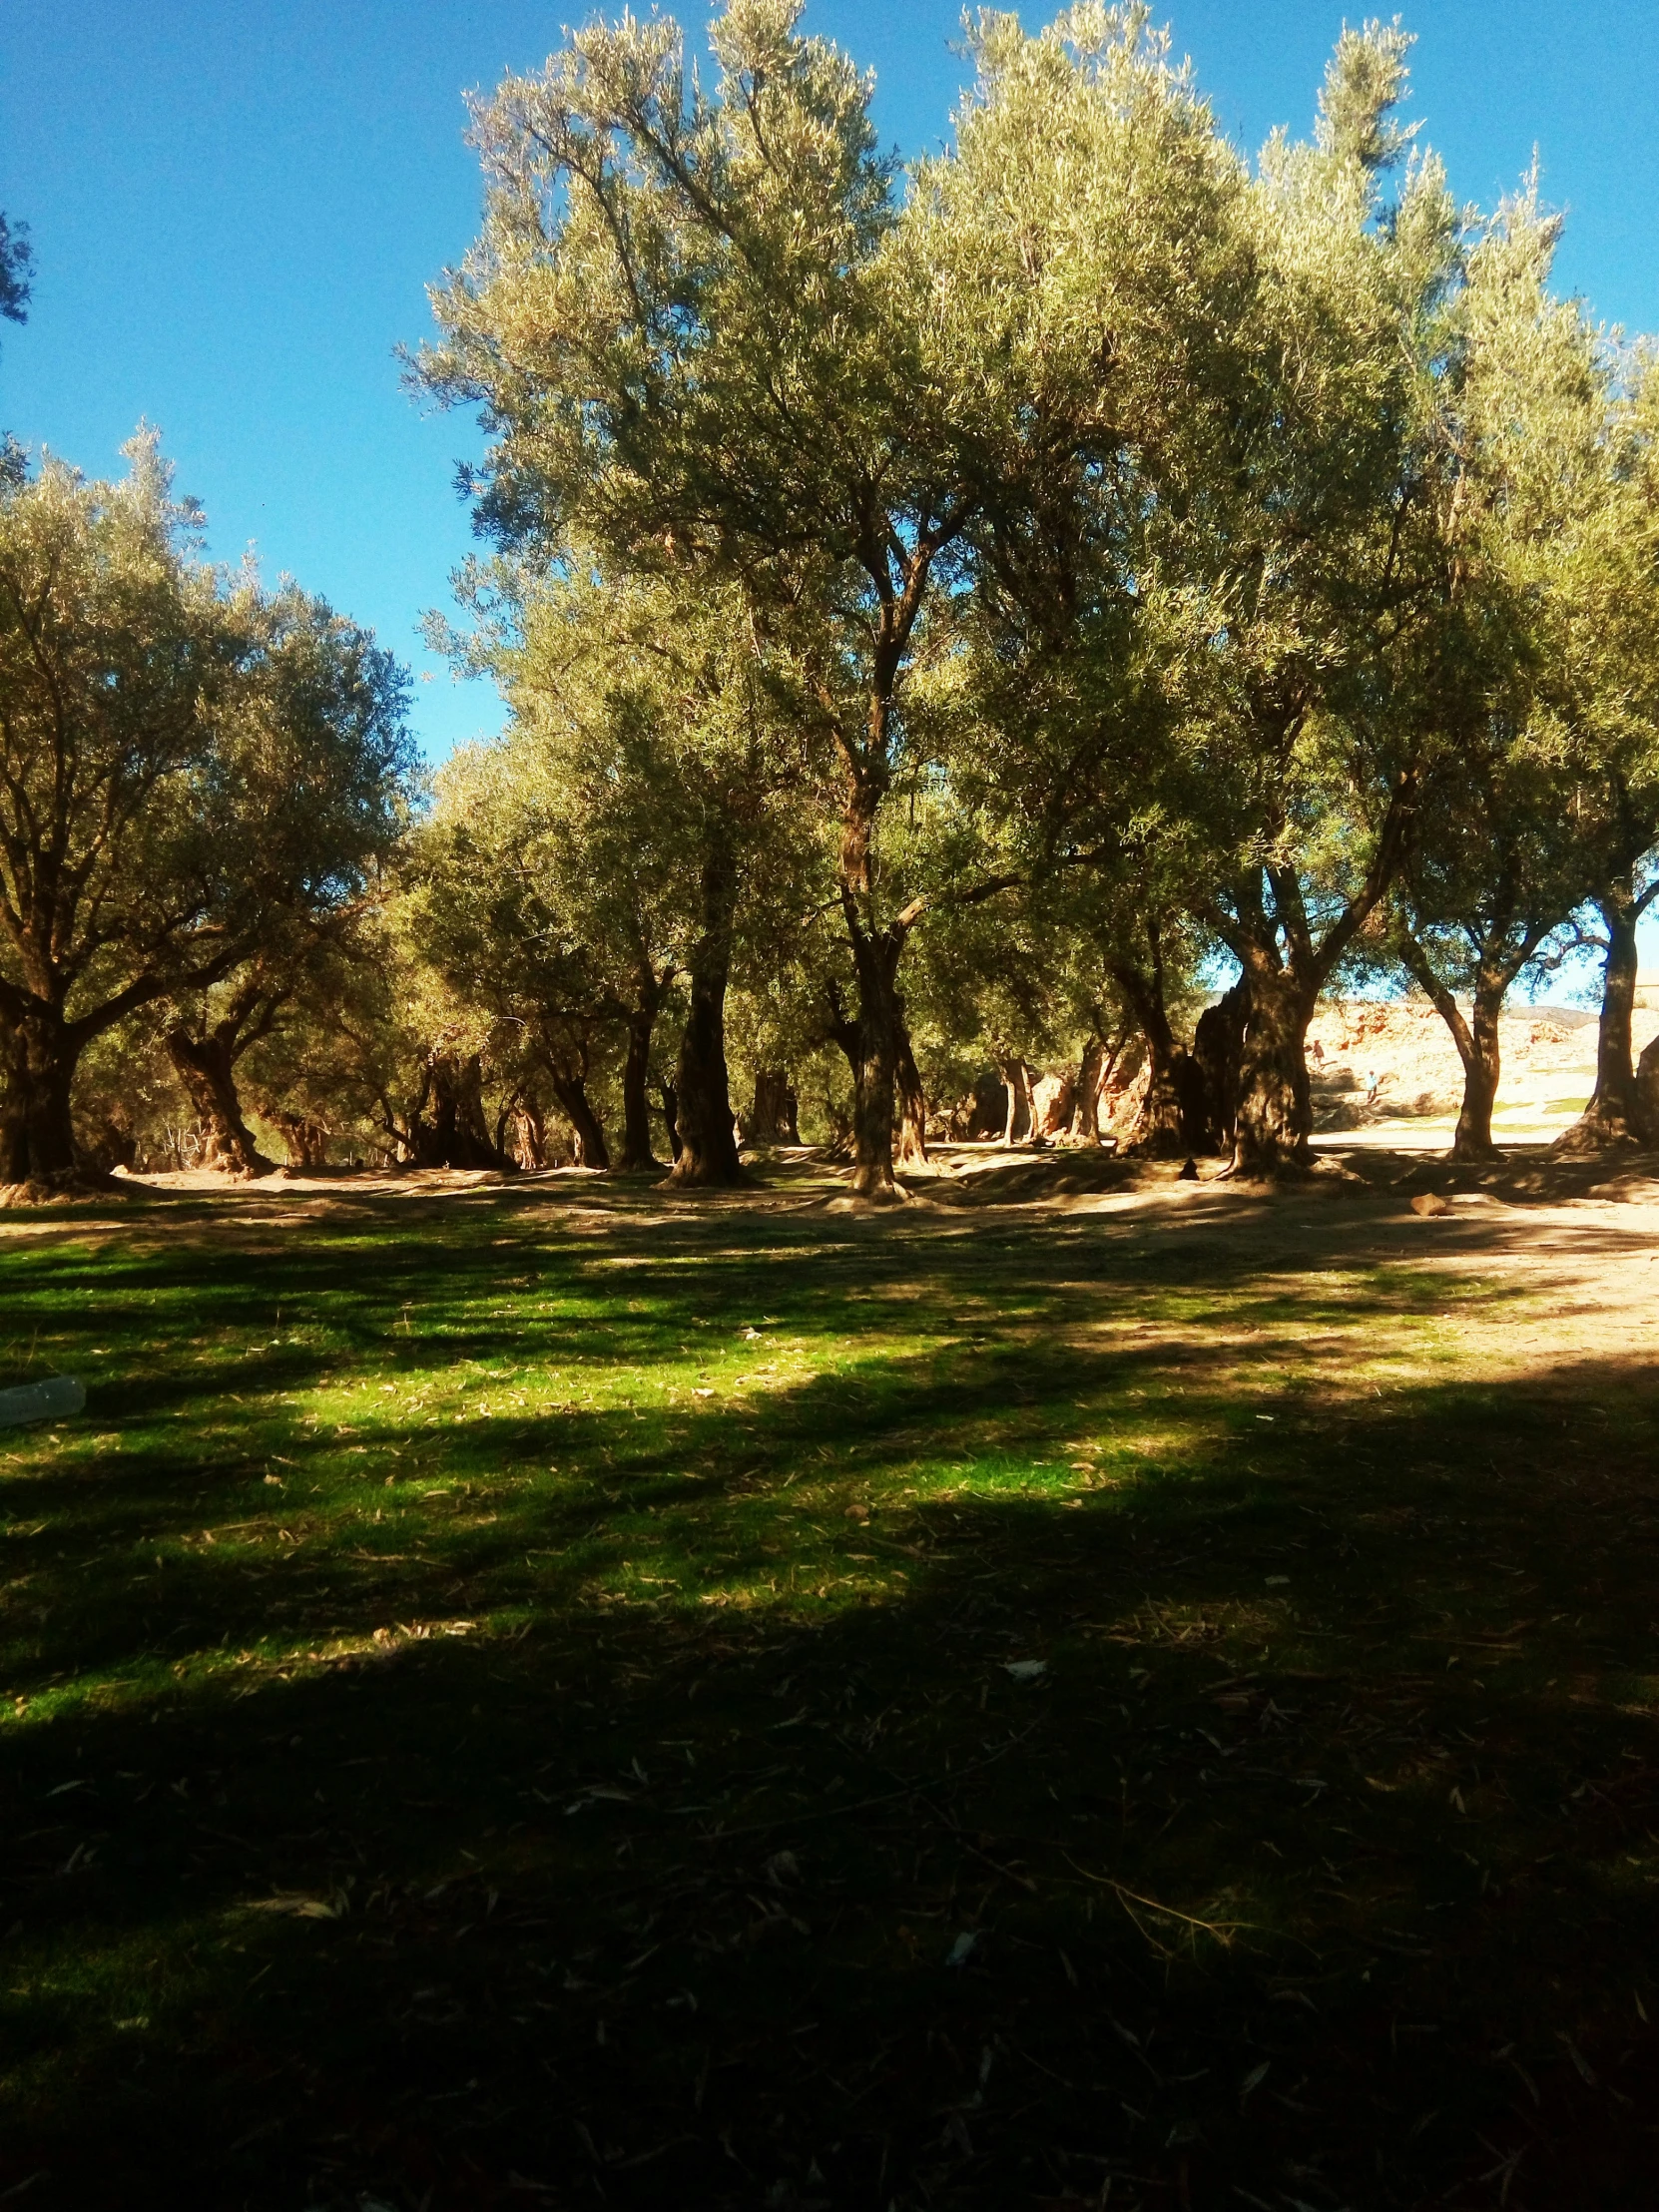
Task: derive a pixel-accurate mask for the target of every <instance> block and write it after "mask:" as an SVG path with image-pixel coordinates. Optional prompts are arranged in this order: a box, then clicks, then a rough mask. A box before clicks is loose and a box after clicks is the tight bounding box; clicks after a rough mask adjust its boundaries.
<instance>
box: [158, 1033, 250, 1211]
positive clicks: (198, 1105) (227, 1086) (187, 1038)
mask: <svg viewBox="0 0 1659 2212" xmlns="http://www.w3.org/2000/svg"><path fill="white" fill-rule="evenodd" d="M163 1041H164V1043H165V1044H166V1046H167V1056H168V1058H169V1059H170V1060H171V1061H172V1062H173V1068H174V1073H175V1074H176V1075H177V1076H178V1078H179V1081H180V1083H181V1084H182V1085H183V1087H184V1091H185V1096H186V1097H187V1098H188V1099H189V1100H190V1102H191V1104H192V1106H194V1107H195V1109H196V1112H197V1114H198V1116H199V1118H200V1119H201V1121H202V1122H203V1124H204V1125H205V1127H206V1129H207V1133H208V1134H207V1142H206V1144H205V1145H204V1147H203V1151H202V1164H203V1166H204V1167H209V1168H217V1169H219V1170H221V1171H222V1172H223V1173H224V1174H227V1175H234V1176H239V1177H242V1178H243V1179H245V1180H250V1179H252V1178H253V1177H255V1176H259V1175H272V1174H274V1173H275V1172H276V1167H277V1163H276V1161H275V1160H268V1159H267V1158H266V1157H265V1154H264V1153H263V1152H261V1150H260V1148H259V1146H258V1145H257V1144H256V1143H255V1142H254V1133H253V1131H252V1130H251V1129H250V1128H249V1126H248V1124H247V1122H246V1121H245V1120H244V1119H243V1112H242V1100H241V1098H240V1097H239V1096H238V1093H237V1073H236V1062H237V1052H238V1041H239V1040H238V1038H237V1036H236V1033H235V1029H234V1028H231V1029H229V1030H228V1029H227V1025H226V1024H224V1023H216V1024H215V1025H214V1026H213V1027H212V1028H210V1029H209V1030H208V1032H207V1034H206V1035H205V1036H201V1037H193V1036H192V1035H191V1033H190V1031H189V1030H188V1029H187V1028H186V1027H185V1025H184V1023H183V1022H179V1021H176V1022H174V1023H173V1024H172V1025H171V1026H170V1027H169V1029H168V1031H167V1033H166V1036H165V1038H164V1040H163ZM250 1041H252V1040H250Z"/></svg>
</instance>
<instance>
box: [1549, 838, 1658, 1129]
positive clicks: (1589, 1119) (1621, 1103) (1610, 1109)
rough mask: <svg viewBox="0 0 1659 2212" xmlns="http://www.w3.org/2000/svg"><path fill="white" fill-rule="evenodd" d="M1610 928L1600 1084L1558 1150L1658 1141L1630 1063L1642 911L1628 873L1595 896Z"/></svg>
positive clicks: (1599, 1045)
mask: <svg viewBox="0 0 1659 2212" xmlns="http://www.w3.org/2000/svg"><path fill="white" fill-rule="evenodd" d="M1596 907H1597V910H1598V911H1599V913H1600V915H1601V919H1602V924H1603V926H1604V927H1605V929H1606V931H1607V957H1606V961H1605V963H1604V965H1603V968H1602V980H1601V1023H1600V1027H1599V1029H1598V1030H1597V1033H1596V1087H1595V1091H1594V1093H1593V1095H1592V1096H1591V1099H1590V1103H1589V1104H1588V1105H1587V1106H1586V1107H1585V1109H1584V1111H1583V1113H1582V1114H1581V1115H1580V1116H1579V1118H1578V1120H1577V1121H1575V1122H1574V1123H1573V1125H1572V1127H1571V1128H1570V1129H1569V1130H1567V1131H1566V1132H1565V1133H1564V1134H1563V1135H1561V1136H1559V1137H1557V1138H1556V1140H1555V1146H1554V1149H1555V1150H1556V1151H1557V1152H1568V1153H1582V1154H1594V1153H1598V1152H1612V1151H1616V1150H1617V1149H1618V1148H1619V1147H1621V1146H1624V1145H1639V1144H1646V1143H1651V1142H1654V1141H1656V1140H1659V1130H1650V1129H1649V1128H1648V1127H1647V1125H1646V1122H1645V1120H1644V1118H1643V1115H1642V1107H1641V1099H1640V1097H1639V1095H1638V1093H1637V1089H1636V1071H1635V1068H1634V1066H1633V1065H1632V1062H1631V1051H1630V1018H1631V1015H1632V1013H1633V1011H1634V1010H1635V1005H1636V972H1637V951H1636V923H1637V920H1638V918H1639V916H1640V913H1641V907H1640V906H1639V905H1638V903H1637V900H1636V896H1635V890H1634V886H1633V885H1632V884H1631V882H1630V881H1629V879H1628V877H1627V878H1625V879H1624V880H1623V881H1621V882H1619V883H1616V884H1614V885H1613V886H1612V887H1611V888H1610V889H1609V890H1607V891H1605V892H1604V893H1603V894H1602V895H1601V896H1600V897H1598V898H1597V900H1596Z"/></svg>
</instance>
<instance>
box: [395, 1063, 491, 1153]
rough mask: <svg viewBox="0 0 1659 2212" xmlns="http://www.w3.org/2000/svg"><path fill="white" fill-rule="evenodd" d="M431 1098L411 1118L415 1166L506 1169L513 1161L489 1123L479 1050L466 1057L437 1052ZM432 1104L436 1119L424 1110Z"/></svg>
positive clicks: (431, 1067)
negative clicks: (494, 1137)
mask: <svg viewBox="0 0 1659 2212" xmlns="http://www.w3.org/2000/svg"><path fill="white" fill-rule="evenodd" d="M426 1079H427V1080H426V1096H425V1098H423V1099H422V1101H421V1105H420V1107H419V1108H418V1109H417V1110H416V1112H415V1113H414V1114H413V1115H412V1116H411V1117H410V1131H409V1143H410V1149H411V1151H412V1152H413V1155H414V1164H415V1166H416V1167H422V1168H504V1167H506V1166H507V1165H508V1162H507V1160H506V1158H505V1157H504V1155H503V1154H502V1153H500V1152H498V1151H497V1150H496V1148H495V1146H494V1145H493V1144H492V1143H491V1142H490V1134H489V1130H488V1129H487V1127H486V1126H485V1123H484V1101H483V1092H484V1071H483V1065H482V1062H481V1061H480V1059H479V1056H478V1054H477V1053H476V1052H473V1053H469V1054H468V1055H467V1057H466V1058H465V1059H464V1060H463V1059H457V1058H456V1057H455V1056H454V1054H453V1053H447V1052H438V1053H434V1054H433V1055H432V1058H431V1059H430V1060H429V1061H428V1063H427V1068H426ZM428 1101H430V1102H431V1104H432V1107H433V1112H432V1116H431V1119H430V1120H429V1121H428V1120H427V1119H426V1114H425V1109H426V1105H427V1103H428Z"/></svg>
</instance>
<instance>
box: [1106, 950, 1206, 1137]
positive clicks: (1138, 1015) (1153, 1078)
mask: <svg viewBox="0 0 1659 2212" xmlns="http://www.w3.org/2000/svg"><path fill="white" fill-rule="evenodd" d="M1149 935H1150V939H1151V951H1152V964H1151V967H1150V969H1142V968H1138V967H1136V966H1135V965H1134V963H1133V962H1132V961H1128V960H1124V961H1119V962H1114V963H1113V966H1112V975H1113V977H1114V979H1115V981H1116V982H1117V985H1118V988H1119V989H1120V990H1121V991H1122V992H1123V995H1124V997H1125V998H1126V999H1127V1000H1128V1001H1129V1004H1130V1006H1131V1007H1132V1008H1133V1009H1134V1013H1135V1019H1136V1020H1137V1022H1138V1023H1139V1024H1140V1028H1141V1034H1142V1036H1143V1037H1144V1038H1145V1039H1146V1054H1147V1082H1146V1095H1145V1096H1144V1097H1143V1099H1142V1100H1141V1110H1140V1112H1139V1113H1138V1114H1137V1115H1136V1116H1135V1126H1134V1128H1133V1129H1131V1131H1130V1132H1129V1136H1128V1139H1127V1141H1126V1142H1125V1145H1124V1150H1125V1151H1126V1152H1134V1153H1138V1154H1140V1155H1141V1156H1142V1157H1143V1158H1146V1159H1153V1160H1180V1159H1185V1158H1186V1157H1187V1156H1188V1154H1189V1153H1193V1152H1202V1151H1203V1150H1205V1148H1206V1138H1207V1135H1208V1130H1207V1127H1206V1121H1207V1116H1206V1114H1205V1111H1204V1078H1203V1075H1202V1074H1201V1072H1200V1070H1199V1067H1198V1064H1197V1062H1196V1061H1195V1060H1194V1059H1193V1057H1192V1055H1191V1053H1190V1052H1188V1050H1187V1048H1186V1046H1185V1045H1183V1044H1179V1043H1178V1042H1177V1041H1176V1036H1175V1031H1174V1029H1173V1027H1172V1026H1171V1023H1170V1018H1169V1008H1168V1007H1167V1006H1166V1005H1165V1003H1164V963H1163V954H1162V952H1161V950H1160V948H1159V944H1158V937H1157V932H1156V931H1155V930H1153V931H1151V932H1149Z"/></svg>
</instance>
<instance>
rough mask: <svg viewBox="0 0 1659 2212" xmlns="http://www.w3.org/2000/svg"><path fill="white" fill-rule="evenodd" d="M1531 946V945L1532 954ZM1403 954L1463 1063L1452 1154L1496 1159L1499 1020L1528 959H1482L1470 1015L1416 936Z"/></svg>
mask: <svg viewBox="0 0 1659 2212" xmlns="http://www.w3.org/2000/svg"><path fill="white" fill-rule="evenodd" d="M1531 949H1532V948H1531V946H1530V945H1528V947H1527V952H1528V954H1530V951H1531ZM1404 952H1405V964H1406V967H1407V969H1408V970H1409V972H1410V975H1411V979H1412V981H1413V982H1414V983H1416V984H1417V985H1418V987H1419V988H1420V989H1421V990H1422V991H1423V993H1424V994H1425V995H1426V997H1427V999H1428V1002H1429V1004H1430V1005H1431V1006H1432V1007H1433V1009H1434V1011H1435V1012H1436V1013H1437V1014H1438V1015H1439V1017H1440V1019H1441V1020H1442V1021H1443V1022H1444V1023H1445V1025H1446V1027H1447V1029H1449V1030H1450V1032H1451V1041H1452V1043H1453V1044H1454V1045H1455V1046H1456V1047H1457V1057H1458V1059H1459V1060H1460V1061H1461V1063H1462V1068H1463V1102H1462V1105H1461V1106H1460V1107H1459V1108H1458V1112H1457V1127H1456V1130H1455V1131H1454V1132H1453V1135H1452V1139H1451V1157H1452V1158H1453V1159H1454V1160H1495V1159H1496V1158H1497V1145H1496V1144H1495V1142H1494V1141H1493V1138H1492V1108H1493V1106H1494V1105H1495V1103H1496V1101H1497V1086H1498V1078H1499V1076H1500V1075H1501V1074H1502V1071H1503V1050H1502V1044H1501V1041H1500V1036H1499V1029H1498V1024H1499V1022H1500V1021H1501V1020H1502V1017H1503V1001H1504V999H1505V998H1506V997H1507V996H1508V992H1509V986H1510V984H1511V983H1512V982H1513V981H1514V980H1515V977H1516V976H1517V975H1518V974H1519V973H1520V971H1521V968H1522V967H1523V966H1524V965H1525V959H1524V958H1521V959H1517V960H1514V961H1508V960H1497V959H1494V958H1493V957H1492V956H1491V954H1490V953H1489V952H1488V953H1487V954H1486V955H1485V956H1484V957H1482V959H1481V960H1480V961H1479V963H1478V965H1477V967H1476V969H1475V978H1474V991H1473V995H1472V998H1471V1001H1470V1006H1469V1014H1468V1017H1467V1018H1465V1017H1464V1014H1463V1009H1462V1008H1461V1007H1460V1006H1459V1005H1458V1003H1457V1000H1456V998H1455V997H1454V996H1453V994H1452V992H1451V991H1450V989H1449V988H1448V987H1447V985H1446V984H1445V982H1444V981H1443V980H1442V979H1441V977H1440V976H1439V975H1438V974H1436V972H1435V970H1434V968H1433V966H1432V964H1431V962H1430V960H1429V958H1428V954H1427V952H1426V951H1425V950H1424V948H1423V947H1422V946H1421V945H1420V944H1419V943H1418V942H1417V941H1416V939H1415V938H1412V937H1408V938H1406V940H1405V946H1404Z"/></svg>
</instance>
